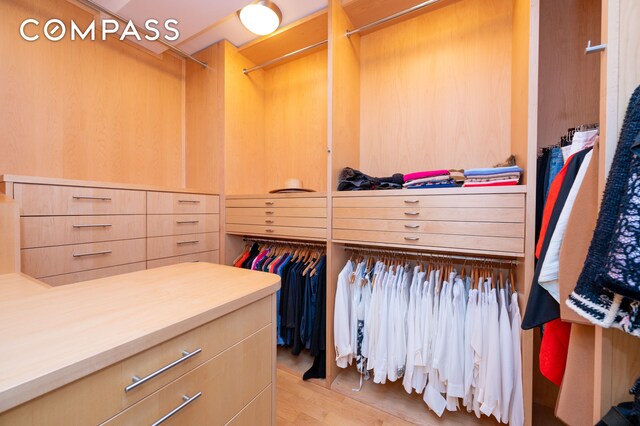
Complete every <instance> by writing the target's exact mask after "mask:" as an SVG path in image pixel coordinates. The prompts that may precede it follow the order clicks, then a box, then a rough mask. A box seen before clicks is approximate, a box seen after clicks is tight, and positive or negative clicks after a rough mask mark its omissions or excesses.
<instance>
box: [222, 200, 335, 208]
mask: <svg viewBox="0 0 640 426" xmlns="http://www.w3.org/2000/svg"><path fill="white" fill-rule="evenodd" d="M227 207H266V208H278V207H298V208H300V207H301V208H313V207H320V208H324V209H326V208H327V199H326V198H324V197H322V198H319V197H316V198H243V199H233V198H232V199H229V198H227Z"/></svg>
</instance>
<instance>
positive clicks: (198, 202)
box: [178, 200, 200, 204]
mask: <svg viewBox="0 0 640 426" xmlns="http://www.w3.org/2000/svg"><path fill="white" fill-rule="evenodd" d="M178 203H182V204H200V200H178Z"/></svg>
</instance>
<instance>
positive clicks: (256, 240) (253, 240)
mask: <svg viewBox="0 0 640 426" xmlns="http://www.w3.org/2000/svg"><path fill="white" fill-rule="evenodd" d="M243 241H244V242H245V243H265V244H282V245H289V246H299V247H319V248H324V249H326V248H327V245H326V244H322V243H315V242H307V241H291V240H282V239H278V238H273V239H268V238H250V237H246V238H243Z"/></svg>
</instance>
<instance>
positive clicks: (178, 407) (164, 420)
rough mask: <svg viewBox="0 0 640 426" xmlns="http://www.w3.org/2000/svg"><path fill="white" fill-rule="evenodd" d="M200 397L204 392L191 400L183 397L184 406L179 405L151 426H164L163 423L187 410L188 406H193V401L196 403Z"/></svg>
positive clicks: (185, 396)
mask: <svg viewBox="0 0 640 426" xmlns="http://www.w3.org/2000/svg"><path fill="white" fill-rule="evenodd" d="M200 396H202V392H198V393H197V394H195V395H193V396H192V397H191V398H189V397H188V396H187V395H182V400H183V401H184V402H183V403H182V404H180V405H178V406H177V407H176V408H174V409H173V410H171V411H169V412H168V413H167V414H165V415H164V416H163V417H162V418H161V419H158V420H157V421H156V422H154V423H153V424H152V425H151V426H158V425H159V424H162V423H164V422H166V421H167V420H169V419H170V418H171V417H173V416H174V415H175V414H177V413H179V412H180V411H182V409H183V408H185V407H186V406H187V405H189V404H191V403H192V402H193V401H195V400H196V399H198V398H200Z"/></svg>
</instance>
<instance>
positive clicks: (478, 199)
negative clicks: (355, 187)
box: [333, 194, 524, 208]
mask: <svg viewBox="0 0 640 426" xmlns="http://www.w3.org/2000/svg"><path fill="white" fill-rule="evenodd" d="M333 206H334V207H370V208H384V207H469V208H474V207H493V208H524V194H455V195H454V194H452V195H417V196H411V195H405V196H371V197H335V198H334V199H333Z"/></svg>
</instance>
